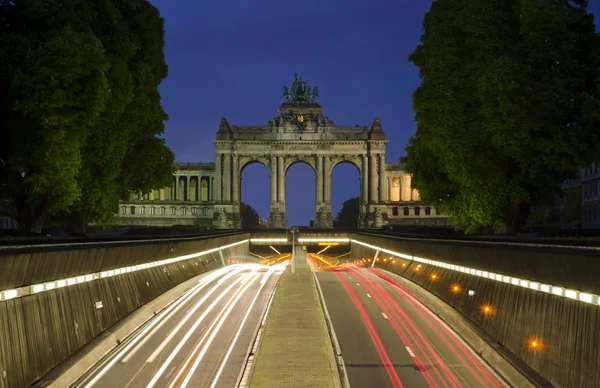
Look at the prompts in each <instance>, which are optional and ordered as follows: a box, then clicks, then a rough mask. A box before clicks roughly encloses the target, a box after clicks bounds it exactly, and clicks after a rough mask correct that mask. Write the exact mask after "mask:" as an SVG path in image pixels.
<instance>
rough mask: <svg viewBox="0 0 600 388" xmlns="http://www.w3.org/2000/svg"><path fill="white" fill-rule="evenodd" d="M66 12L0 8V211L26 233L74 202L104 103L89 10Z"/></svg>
mask: <svg viewBox="0 0 600 388" xmlns="http://www.w3.org/2000/svg"><path fill="white" fill-rule="evenodd" d="M72 7H73V8H74V9H75V8H76V9H77V10H78V12H70V13H68V14H67V13H65V12H62V11H63V6H62V4H61V2H58V1H47V2H46V1H44V2H21V1H19V2H13V1H9V0H0V20H1V21H2V22H1V23H0V95H1V99H0V117H1V119H0V120H2V123H1V124H2V128H3V130H2V132H1V134H0V144H1V145H0V158H1V159H2V162H3V163H2V172H1V180H2V196H1V197H2V211H3V212H4V213H6V214H8V215H9V216H11V217H13V218H15V219H17V221H18V222H19V224H20V225H21V226H22V228H23V229H24V230H25V231H28V232H39V231H40V230H41V226H42V224H43V221H44V219H45V218H46V217H47V216H48V215H49V214H54V213H57V212H59V211H61V210H64V209H65V208H67V207H68V206H69V205H71V204H72V203H73V201H75V200H76V199H77V198H78V197H79V195H80V189H79V186H78V184H77V174H78V171H79V168H80V167H81V163H82V148H83V147H84V146H85V144H86V142H87V137H88V134H89V129H90V127H91V126H93V125H94V124H95V123H96V122H97V121H98V119H99V116H100V114H101V113H102V112H103V111H104V110H105V109H106V105H107V102H108V100H109V97H110V89H109V82H108V79H107V77H106V73H107V71H108V69H109V66H110V64H109V61H108V59H107V56H106V52H105V50H104V47H103V46H102V43H101V42H100V41H99V40H98V38H97V37H96V36H95V35H93V33H92V32H91V31H90V28H89V26H88V25H87V19H89V14H90V13H91V10H90V7H89V4H88V3H87V2H84V1H73V4H72Z"/></svg>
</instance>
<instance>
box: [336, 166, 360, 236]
mask: <svg viewBox="0 0 600 388" xmlns="http://www.w3.org/2000/svg"><path fill="white" fill-rule="evenodd" d="M359 215H360V172H359V170H358V167H356V166H355V165H354V164H353V163H351V162H341V163H338V164H336V165H335V166H334V167H333V169H332V170H331V216H332V218H333V227H334V228H349V229H357V228H358V218H359Z"/></svg>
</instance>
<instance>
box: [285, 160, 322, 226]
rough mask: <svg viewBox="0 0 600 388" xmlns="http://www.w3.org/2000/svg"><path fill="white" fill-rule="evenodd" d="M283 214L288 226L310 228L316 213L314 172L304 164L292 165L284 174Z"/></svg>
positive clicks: (301, 162)
mask: <svg viewBox="0 0 600 388" xmlns="http://www.w3.org/2000/svg"><path fill="white" fill-rule="evenodd" d="M285 197H286V202H285V212H286V216H287V220H288V226H310V225H311V221H313V219H314V218H315V212H316V208H315V207H316V190H315V171H314V170H313V168H312V167H311V166H310V165H309V164H308V163H306V162H303V161H299V162H295V163H293V164H292V165H291V166H290V167H288V169H287V171H286V172H285Z"/></svg>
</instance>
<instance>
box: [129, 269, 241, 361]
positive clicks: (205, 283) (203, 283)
mask: <svg viewBox="0 0 600 388" xmlns="http://www.w3.org/2000/svg"><path fill="white" fill-rule="evenodd" d="M227 270H229V271H230V273H228V274H226V275H225V276H223V278H222V279H220V280H219V281H218V282H217V284H216V285H214V286H213V287H212V288H211V289H210V290H209V291H208V292H207V293H206V295H204V296H203V297H202V299H200V301H199V302H197V303H196V305H195V306H194V308H193V309H192V312H191V313H190V314H188V315H187V316H186V317H185V318H184V320H182V321H181V323H180V324H179V326H177V328H175V330H173V332H171V334H172V335H175V332H176V331H177V330H178V328H179V327H180V326H181V325H183V323H185V322H186V321H187V320H188V319H189V317H190V316H191V315H192V313H193V312H194V311H196V310H197V309H198V308H199V307H200V305H202V303H204V302H205V301H206V299H208V297H209V296H210V295H212V293H213V292H214V291H215V290H216V289H217V288H218V287H219V286H220V285H221V284H223V283H224V282H225V281H226V280H228V279H229V278H231V277H232V276H234V275H235V274H237V273H239V272H240V271H242V270H243V269H242V268H227V267H225V268H222V269H221V270H219V271H222V273H219V274H218V276H212V277H211V278H210V279H206V281H203V280H204V279H201V280H200V281H201V283H200V284H199V285H197V286H195V288H196V290H194V292H193V293H191V294H189V295H188V296H187V297H186V301H188V300H190V299H191V298H193V297H194V296H196V294H198V293H199V292H200V291H202V290H203V289H204V288H205V287H206V286H207V285H208V284H209V283H210V282H212V281H213V280H215V279H216V278H217V277H219V276H222V275H223V274H224V273H225V272H227ZM183 306H184V303H179V304H178V306H177V307H176V308H175V309H173V310H172V311H171V314H170V315H171V316H173V315H174V314H175V313H176V312H177V311H178V310H179V309H181V308H182V307H183ZM167 321H168V318H167V317H165V319H162V320H161V322H160V323H159V324H157V325H155V326H154V327H153V330H152V332H150V333H148V334H147V335H145V336H144V338H143V339H142V340H141V341H139V344H138V346H136V347H135V348H134V349H133V350H131V351H130V352H129V354H128V355H127V356H125V357H123V359H122V360H121V363H123V364H125V363H126V362H127V361H129V360H130V359H131V358H132V357H133V356H134V355H135V353H137V351H138V350H139V349H141V348H142V347H143V346H144V344H145V343H146V341H148V339H149V338H151V337H152V335H154V333H156V331H157V330H158V329H160V328H161V327H162V325H164V324H165V322H167ZM165 345H166V344H165ZM161 346H162V344H161Z"/></svg>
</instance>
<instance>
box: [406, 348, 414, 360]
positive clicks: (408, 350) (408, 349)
mask: <svg viewBox="0 0 600 388" xmlns="http://www.w3.org/2000/svg"><path fill="white" fill-rule="evenodd" d="M406 351H407V352H408V354H410V356H411V357H412V358H415V354H414V353H413V351H412V350H411V349H410V348H409V347H408V346H407V347H406Z"/></svg>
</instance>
